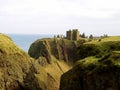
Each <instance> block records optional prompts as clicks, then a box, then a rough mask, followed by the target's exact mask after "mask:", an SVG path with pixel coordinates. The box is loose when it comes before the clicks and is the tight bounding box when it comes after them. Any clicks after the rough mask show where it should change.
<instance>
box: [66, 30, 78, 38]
mask: <svg viewBox="0 0 120 90" xmlns="http://www.w3.org/2000/svg"><path fill="white" fill-rule="evenodd" d="M66 38H67V39H68V40H79V31H78V29H73V30H69V31H67V32H66Z"/></svg>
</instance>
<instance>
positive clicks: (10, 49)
mask: <svg viewBox="0 0 120 90" xmlns="http://www.w3.org/2000/svg"><path fill="white" fill-rule="evenodd" d="M0 52H1V53H5V54H13V53H18V52H19V53H21V54H22V53H23V50H21V49H20V48H19V47H17V46H16V45H15V44H14V42H13V41H12V39H11V38H10V37H8V36H7V35H4V34H0Z"/></svg>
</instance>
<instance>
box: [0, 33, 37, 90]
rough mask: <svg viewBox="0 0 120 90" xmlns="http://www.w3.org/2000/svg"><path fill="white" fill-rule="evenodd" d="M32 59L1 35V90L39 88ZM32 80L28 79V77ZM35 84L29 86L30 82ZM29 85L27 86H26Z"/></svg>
mask: <svg viewBox="0 0 120 90" xmlns="http://www.w3.org/2000/svg"><path fill="white" fill-rule="evenodd" d="M31 65H32V64H31V60H30V57H29V56H28V55H27V54H26V53H25V52H23V51H22V50H21V49H19V48H18V47H17V46H16V45H15V44H14V43H13V41H12V40H11V39H10V38H9V37H8V36H6V35H3V34H0V90H22V89H29V90H31V89H30V88H33V90H35V89H36V88H37V87H36V86H34V87H33V86H32V85H34V84H35V82H34V80H35V78H33V77H34V72H33V71H32V70H30V68H31V69H32V66H31ZM28 75H29V76H30V77H31V78H29V80H27V79H28V77H27V76H28ZM32 80H33V83H31V86H30V85H27V83H29V82H30V81H32ZM26 85H27V86H26Z"/></svg>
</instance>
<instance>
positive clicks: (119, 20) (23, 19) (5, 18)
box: [0, 0, 120, 35]
mask: <svg viewBox="0 0 120 90" xmlns="http://www.w3.org/2000/svg"><path fill="white" fill-rule="evenodd" d="M74 28H75V29H79V31H80V32H85V33H86V34H87V35H89V34H93V35H102V34H104V33H105V34H108V35H120V1H119V0H0V32H1V33H25V34H65V32H66V30H69V29H74Z"/></svg>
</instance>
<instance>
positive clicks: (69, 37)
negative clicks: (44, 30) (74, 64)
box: [66, 30, 72, 40]
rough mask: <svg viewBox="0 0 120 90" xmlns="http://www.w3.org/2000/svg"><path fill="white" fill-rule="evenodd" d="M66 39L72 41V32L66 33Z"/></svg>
mask: <svg viewBox="0 0 120 90" xmlns="http://www.w3.org/2000/svg"><path fill="white" fill-rule="evenodd" d="M66 36H67V39H69V40H72V31H71V30H69V31H67V32H66Z"/></svg>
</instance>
